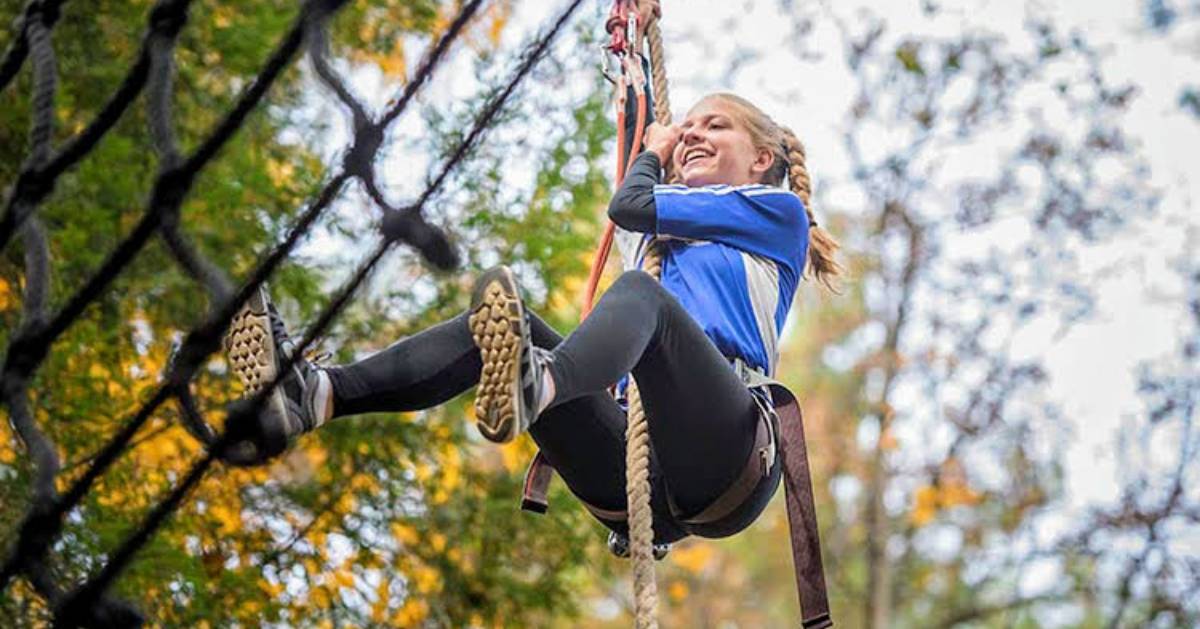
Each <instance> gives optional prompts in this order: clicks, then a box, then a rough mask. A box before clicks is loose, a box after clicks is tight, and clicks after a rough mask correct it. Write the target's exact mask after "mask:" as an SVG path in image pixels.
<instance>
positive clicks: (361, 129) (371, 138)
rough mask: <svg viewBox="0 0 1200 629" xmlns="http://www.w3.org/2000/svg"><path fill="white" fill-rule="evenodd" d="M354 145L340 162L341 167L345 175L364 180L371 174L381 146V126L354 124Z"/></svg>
mask: <svg viewBox="0 0 1200 629" xmlns="http://www.w3.org/2000/svg"><path fill="white" fill-rule="evenodd" d="M355 127H357V128H356V129H355V132H354V145H353V146H351V147H350V150H349V151H348V152H347V153H346V157H345V158H344V159H343V160H342V167H343V168H344V169H345V170H346V172H347V173H349V174H351V175H354V176H355V177H358V178H359V179H363V180H366V179H368V178H370V177H371V176H372V174H373V172H374V171H373V166H374V163H375V156H376V155H377V154H378V153H379V146H380V145H381V144H383V126H382V125H377V124H372V123H369V122H364V123H363V124H356V125H355Z"/></svg>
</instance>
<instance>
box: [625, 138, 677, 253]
mask: <svg viewBox="0 0 1200 629" xmlns="http://www.w3.org/2000/svg"><path fill="white" fill-rule="evenodd" d="M682 137H683V130H682V129H680V128H679V125H670V126H666V127H664V126H663V125H660V124H657V123H655V124H651V125H650V126H649V127H646V150H645V151H643V152H642V154H641V155H638V156H637V159H635V160H633V164H632V165H630V167H629V172H628V173H627V174H626V175H625V180H624V181H623V182H621V187H620V188H619V189H618V190H617V193H616V194H615V195H613V198H612V201H611V202H610V203H609V204H608V217H609V218H610V219H612V222H614V223H616V224H617V225H620V226H621V227H622V228H624V229H627V230H629V231H635V232H644V233H649V234H653V233H655V232H656V230H657V225H658V212H657V210H656V208H655V201H654V186H655V185H657V184H658V183H659V181H660V179H661V178H662V165H663V164H664V163H665V162H666V161H667V160H669V159H670V158H671V153H672V152H674V150H675V145H676V144H678V143H679V140H680V138H682Z"/></svg>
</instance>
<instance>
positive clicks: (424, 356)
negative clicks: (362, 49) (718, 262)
mask: <svg viewBox="0 0 1200 629" xmlns="http://www.w3.org/2000/svg"><path fill="white" fill-rule="evenodd" d="M530 318H531V329H532V336H533V343H534V344H535V345H537V346H539V347H545V348H553V349H554V358H555V361H554V363H553V364H552V366H551V374H552V375H553V377H554V381H555V385H556V395H555V399H554V402H553V404H551V406H550V407H549V408H547V409H546V410H545V411H543V413H542V414H541V415H540V416H539V418H538V419H537V421H536V422H534V424H533V425H532V426H531V427H530V431H529V432H530V435H532V437H533V439H534V441H536V442H537V444H538V446H539V447H540V448H541V450H542V452H543V454H544V455H545V456H546V458H547V460H549V461H550V463H551V464H552V465H553V466H554V468H555V469H556V470H557V471H558V473H559V475H560V476H562V478H563V480H564V481H565V482H566V484H567V486H568V487H570V489H571V491H572V492H573V493H574V494H575V495H576V496H578V497H579V498H581V499H582V500H584V501H586V502H587V503H589V504H592V505H594V506H596V507H600V508H603V509H610V510H623V509H625V503H626V500H625V411H624V410H623V409H622V408H621V407H620V405H618V404H617V403H616V402H615V401H614V400H613V399H612V397H610V396H609V395H608V394H607V393H606V391H605V389H606V388H607V387H608V386H610V385H612V384H613V383H615V382H616V381H617V380H619V379H620V378H621V377H622V376H624V375H625V374H627V373H629V372H630V371H632V372H633V374H634V376H635V377H636V378H637V381H638V383H639V385H640V387H641V392H642V400H643V404H644V405H645V409H646V412H647V414H648V415H649V417H650V425H649V428H650V439H651V449H652V452H653V458H652V460H651V470H650V476H651V483H652V488H653V491H652V494H651V496H652V497H651V503H652V505H653V507H654V512H655V523H654V532H655V540H656V541H658V542H670V541H675V540H677V539H679V538H681V537H683V536H685V535H687V534H689V533H693V534H697V535H702V536H705V537H723V536H726V535H732V534H733V533H736V532H737V531H740V530H741V529H743V528H745V527H746V526H748V525H749V524H750V523H751V522H753V521H754V519H755V518H756V517H758V514H759V513H760V512H761V511H762V509H763V508H764V507H765V506H766V503H767V502H768V501H769V500H770V498H771V495H772V494H773V493H774V491H775V487H776V486H777V485H778V482H779V467H780V466H779V465H775V466H773V468H772V474H771V476H770V477H768V478H766V479H764V481H761V482H759V485H758V487H757V488H756V489H755V491H754V493H753V494H752V495H751V497H750V498H749V499H747V500H746V502H745V503H744V504H743V505H742V507H740V508H738V509H737V510H736V511H735V512H734V513H733V514H731V515H730V516H727V517H726V518H724V519H723V520H722V521H720V522H716V523H712V524H707V525H701V526H695V525H692V526H688V527H685V526H684V525H682V524H681V523H680V522H679V521H678V520H677V519H676V518H675V516H674V514H672V510H671V508H669V507H668V500H667V492H669V493H670V499H671V500H672V501H673V502H674V504H675V507H676V509H677V510H678V513H679V515H680V516H681V517H685V518H686V517H687V516H690V515H694V514H696V513H699V512H700V511H702V510H703V509H704V508H705V507H707V506H708V505H709V504H710V503H711V502H712V501H713V500H714V499H716V498H717V497H718V496H719V495H721V493H722V492H723V491H724V490H725V489H726V488H727V487H728V486H729V485H730V484H731V483H732V482H733V481H734V479H736V478H737V476H738V475H739V474H741V472H742V469H743V468H744V467H745V465H746V461H747V458H748V457H749V456H750V455H751V450H752V449H753V445H754V434H755V429H756V422H757V421H758V416H757V410H756V405H755V402H754V400H753V398H752V396H751V394H750V392H749V391H748V390H747V389H746V387H745V385H743V384H742V382H741V380H739V379H738V377H737V376H736V374H735V373H734V372H733V370H732V369H731V368H730V366H729V361H728V360H727V359H726V358H725V357H724V356H722V355H721V353H720V352H719V351H717V348H716V347H715V346H714V345H713V344H712V342H711V341H710V340H709V339H708V337H707V336H705V334H704V331H703V330H701V329H700V326H699V325H698V324H697V323H696V322H695V320H693V319H692V317H691V316H690V315H688V313H687V312H686V311H685V310H684V309H683V307H682V306H680V305H679V302H678V301H676V300H675V298H674V297H673V296H671V294H670V293H668V292H666V291H665V290H664V289H663V288H662V286H660V285H659V284H658V282H656V281H655V280H654V279H653V278H652V277H650V276H649V275H647V274H646V273H643V272H641V271H629V272H626V273H624V274H623V275H622V276H621V277H620V278H618V279H617V281H616V282H615V283H614V284H613V285H612V287H611V288H609V290H608V291H607V292H605V294H604V296H603V297H602V298H601V299H600V300H599V302H598V303H597V304H596V308H595V310H593V311H592V314H591V315H590V316H589V317H588V318H587V319H586V320H585V321H584V322H583V323H582V324H581V325H580V326H579V327H578V328H577V329H576V330H575V331H574V332H573V333H572V334H571V335H570V336H568V337H567V338H566V339H565V340H563V338H562V337H561V336H559V334H558V333H557V332H555V331H554V329H553V328H551V327H550V326H549V325H547V324H546V323H545V322H544V321H542V320H541V319H540V318H538V317H536V316H531V317H530ZM480 368H481V361H480V358H479V352H478V350H477V349H476V348H475V345H474V343H473V342H472V340H471V334H470V331H469V330H468V327H467V315H466V314H465V313H464V314H462V315H459V316H458V317H455V318H454V319H451V320H449V321H446V322H444V323H441V324H439V325H436V326H434V327H432V328H429V329H427V330H425V331H423V332H420V333H418V334H416V335H414V336H411V337H408V338H405V339H402V340H400V341H399V342H397V343H395V344H394V345H392V346H390V347H388V348H387V349H385V350H383V351H381V352H379V353H377V354H374V355H372V356H370V357H368V358H366V359H364V360H361V361H359V362H356V363H354V364H352V365H348V366H343V367H334V368H331V369H330V370H329V374H330V377H331V379H332V381H333V391H334V414H335V416H343V415H354V414H359V413H368V412H388V411H413V410H420V409H425V408H430V407H433V406H436V405H438V404H441V403H443V402H445V401H447V400H449V399H451V398H453V397H455V396H457V395H459V394H460V393H463V392H464V391H466V390H467V389H470V388H471V387H473V386H475V384H477V383H478V382H479V372H480ZM602 521H603V522H604V523H605V524H606V525H607V526H609V527H610V528H612V529H613V530H616V531H618V532H621V533H625V532H626V530H627V529H626V526H625V523H624V522H613V521H605V520H602Z"/></svg>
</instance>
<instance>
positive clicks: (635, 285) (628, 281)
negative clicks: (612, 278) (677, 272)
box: [613, 269, 665, 295]
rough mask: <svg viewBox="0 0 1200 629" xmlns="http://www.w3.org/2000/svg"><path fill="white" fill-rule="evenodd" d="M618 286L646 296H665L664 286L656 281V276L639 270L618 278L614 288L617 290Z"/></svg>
mask: <svg viewBox="0 0 1200 629" xmlns="http://www.w3.org/2000/svg"><path fill="white" fill-rule="evenodd" d="M617 286H620V287H621V288H622V289H625V290H631V291H633V292H635V293H640V294H645V295H660V294H665V291H664V290H663V287H662V284H659V282H658V280H656V279H654V276H652V275H650V274H649V273H647V272H645V271H642V270H637V269H635V270H632V271H625V272H624V273H622V274H621V276H620V277H618V278H617V281H616V282H614V283H613V288H617Z"/></svg>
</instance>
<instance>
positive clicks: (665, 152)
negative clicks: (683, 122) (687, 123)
mask: <svg viewBox="0 0 1200 629" xmlns="http://www.w3.org/2000/svg"><path fill="white" fill-rule="evenodd" d="M682 139H683V127H680V126H679V125H677V124H673V125H670V126H664V125H661V124H658V123H657V122H654V123H651V124H650V126H649V127H646V150H647V151H654V153H655V154H656V155H658V161H659V163H661V164H663V165H664V166H665V165H666V164H667V163H668V162H669V161H670V160H671V155H672V154H674V153H675V145H677V144H679V142H680V141H681V140H682Z"/></svg>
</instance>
